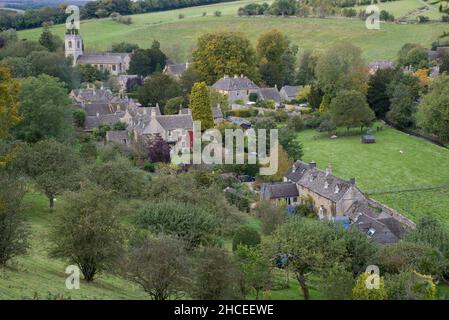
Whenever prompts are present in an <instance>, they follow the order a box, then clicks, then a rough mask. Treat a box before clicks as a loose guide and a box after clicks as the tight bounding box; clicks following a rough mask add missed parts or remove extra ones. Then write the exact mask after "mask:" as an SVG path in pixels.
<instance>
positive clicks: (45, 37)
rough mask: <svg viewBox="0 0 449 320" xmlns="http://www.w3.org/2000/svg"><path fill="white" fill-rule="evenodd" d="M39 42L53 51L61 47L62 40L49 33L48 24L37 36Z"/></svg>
mask: <svg viewBox="0 0 449 320" xmlns="http://www.w3.org/2000/svg"><path fill="white" fill-rule="evenodd" d="M39 44H40V45H42V46H43V47H45V48H47V49H48V51H52V52H53V51H56V49H58V48H60V47H62V40H61V39H60V38H59V37H58V36H55V35H53V34H52V33H51V31H50V27H49V26H45V27H44V30H43V31H42V33H41V35H40V37H39Z"/></svg>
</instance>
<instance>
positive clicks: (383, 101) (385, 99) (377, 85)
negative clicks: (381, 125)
mask: <svg viewBox="0 0 449 320" xmlns="http://www.w3.org/2000/svg"><path fill="white" fill-rule="evenodd" d="M394 73H395V71H394V70H392V69H383V70H378V71H377V72H376V73H375V74H374V75H372V76H371V77H370V79H369V81H368V93H367V100H368V104H369V106H370V107H371V109H372V110H373V111H374V113H375V114H376V117H378V118H381V119H384V118H385V115H386V114H387V112H388V111H389V110H390V104H391V103H390V96H389V95H388V91H387V88H388V85H389V84H390V83H391V81H392V80H393V77H394Z"/></svg>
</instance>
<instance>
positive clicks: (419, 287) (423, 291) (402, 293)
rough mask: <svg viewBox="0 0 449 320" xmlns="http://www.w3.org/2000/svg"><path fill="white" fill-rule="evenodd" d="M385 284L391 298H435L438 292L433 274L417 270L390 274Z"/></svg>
mask: <svg viewBox="0 0 449 320" xmlns="http://www.w3.org/2000/svg"><path fill="white" fill-rule="evenodd" d="M385 286H386V289H387V292H388V298H389V299H391V300H434V299H435V296H436V292H437V289H436V285H435V283H434V282H433V280H432V277H431V276H425V275H422V274H419V273H417V272H415V271H404V272H401V273H399V274H393V275H388V276H387V277H386V279H385Z"/></svg>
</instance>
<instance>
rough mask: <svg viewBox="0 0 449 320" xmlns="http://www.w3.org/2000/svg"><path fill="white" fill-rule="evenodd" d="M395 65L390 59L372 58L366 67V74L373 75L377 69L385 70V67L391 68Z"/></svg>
mask: <svg viewBox="0 0 449 320" xmlns="http://www.w3.org/2000/svg"><path fill="white" fill-rule="evenodd" d="M395 66H396V64H395V63H394V61H390V60H374V61H371V62H370V63H369V64H368V66H367V68H368V74H370V75H373V74H375V73H376V72H377V71H378V70H385V69H393V68H394V67H395Z"/></svg>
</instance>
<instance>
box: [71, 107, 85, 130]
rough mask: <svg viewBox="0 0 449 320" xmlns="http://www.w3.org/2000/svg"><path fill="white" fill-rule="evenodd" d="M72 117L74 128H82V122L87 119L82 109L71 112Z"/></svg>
mask: <svg viewBox="0 0 449 320" xmlns="http://www.w3.org/2000/svg"><path fill="white" fill-rule="evenodd" d="M72 117H73V122H74V124H75V126H77V127H78V128H84V122H85V121H86V117H87V114H86V111H84V110H82V109H76V110H74V111H73V113H72Z"/></svg>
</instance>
